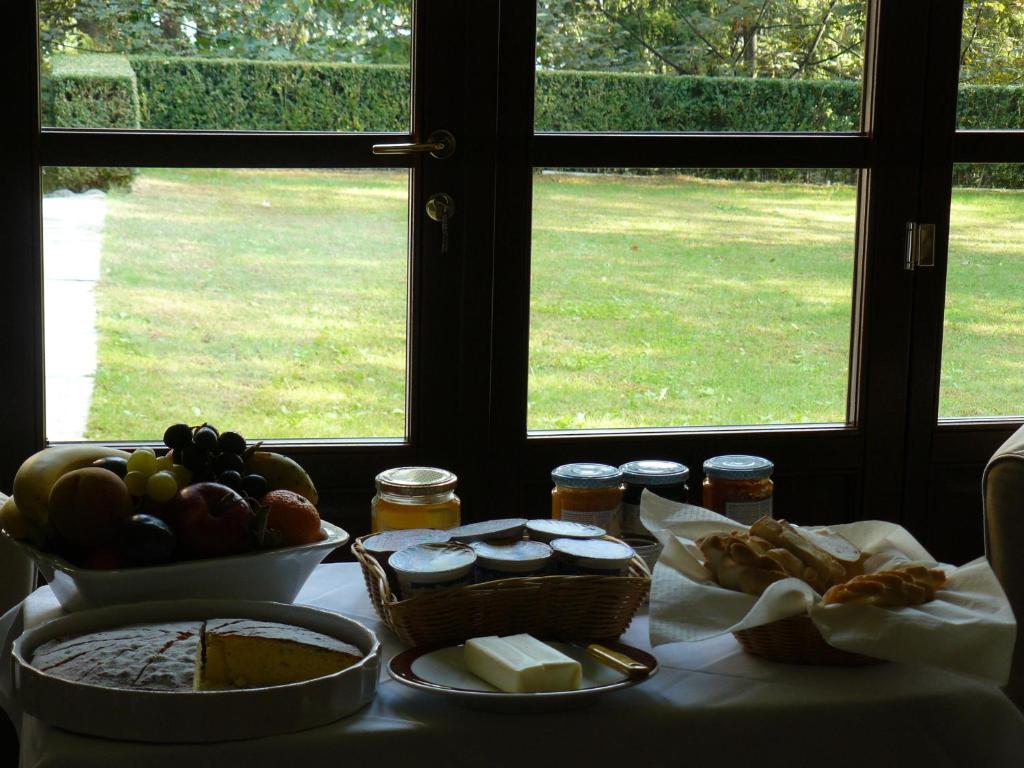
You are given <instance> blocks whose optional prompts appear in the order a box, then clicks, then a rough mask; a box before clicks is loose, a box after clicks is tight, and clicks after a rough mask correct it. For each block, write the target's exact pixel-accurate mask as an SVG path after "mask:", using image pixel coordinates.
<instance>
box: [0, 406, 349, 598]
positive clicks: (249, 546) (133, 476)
mask: <svg viewBox="0 0 1024 768" xmlns="http://www.w3.org/2000/svg"><path fill="white" fill-rule="evenodd" d="M164 443H165V445H166V450H165V451H164V450H160V451H156V450H153V449H150V448H138V449H136V450H134V451H132V452H127V451H123V450H119V449H117V448H109V447H105V446H100V445H63V446H54V447H51V448H46V449H44V450H42V451H39V452H38V453H36V454H34V455H33V456H30V457H29V458H28V459H27V460H26V461H25V462H24V463H23V464H22V466H21V468H20V469H19V470H18V473H17V475H16V476H15V479H14V495H13V496H12V497H11V498H9V499H7V500H6V501H4V503H3V504H2V506H0V530H2V532H3V534H5V535H7V536H8V537H10V538H12V539H14V540H15V541H16V542H18V543H19V544H20V545H21V547H22V548H23V549H24V550H25V552H26V553H27V554H28V555H29V556H30V557H31V558H32V559H33V561H34V562H35V564H36V567H38V568H39V570H40V572H41V573H42V574H43V576H44V578H46V580H47V581H48V582H49V583H50V586H51V588H52V589H53V591H54V594H55V595H56V596H57V599H58V600H59V601H60V603H61V605H62V606H63V607H64V608H65V609H66V610H78V609H81V608H86V607H94V606H99V605H108V604H112V603H126V602H136V601H141V600H156V599H170V598H178V597H217V598H238V599H248V600H274V601H277V602H291V601H292V600H293V599H294V598H295V595H296V594H298V591H299V589H301V587H302V585H303V584H304V583H305V581H306V579H308V578H309V575H310V574H311V573H312V572H313V569H314V568H315V567H316V566H317V565H318V564H320V563H321V562H322V561H323V559H324V558H325V557H327V555H328V554H329V553H330V552H331V551H332V550H333V549H336V548H337V547H340V546H342V545H344V544H345V543H346V542H347V541H348V539H349V535H348V533H346V532H345V531H344V530H342V529H341V528H338V527H337V526H334V525H332V524H331V523H329V522H327V521H325V520H321V519H320V515H319V513H318V511H317V508H316V503H317V500H318V498H317V492H316V488H315V486H314V485H313V482H312V480H311V479H310V477H309V475H308V474H307V473H306V472H305V470H304V469H303V468H302V467H301V466H300V465H299V464H298V463H297V462H295V461H294V460H293V459H291V458H289V457H287V456H284V455H282V454H279V453H274V452H272V451H265V450H261V449H260V444H259V443H256V444H253V445H250V444H248V443H247V442H246V440H245V438H243V437H242V436H241V435H240V434H238V433H237V432H223V433H220V432H218V431H217V430H216V428H214V427H213V426H212V425H210V424H201V425H198V426H189V425H187V424H174V425H172V426H171V427H169V428H168V429H167V431H166V432H165V434H164Z"/></svg>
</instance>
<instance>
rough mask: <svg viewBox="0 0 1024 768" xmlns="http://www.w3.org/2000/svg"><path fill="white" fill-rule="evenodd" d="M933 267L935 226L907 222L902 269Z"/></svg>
mask: <svg viewBox="0 0 1024 768" xmlns="http://www.w3.org/2000/svg"><path fill="white" fill-rule="evenodd" d="M934 266H935V225H934V224H921V223H920V222H917V221H908V222H907V242H906V248H905V250H904V252H903V268H904V269H905V270H907V271H908V272H910V271H912V270H914V269H915V268H917V267H934Z"/></svg>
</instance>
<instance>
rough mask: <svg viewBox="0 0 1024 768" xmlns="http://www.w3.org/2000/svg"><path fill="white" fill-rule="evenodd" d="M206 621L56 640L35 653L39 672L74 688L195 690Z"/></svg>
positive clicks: (120, 630) (145, 625) (138, 625)
mask: <svg viewBox="0 0 1024 768" xmlns="http://www.w3.org/2000/svg"><path fill="white" fill-rule="evenodd" d="M201 632H202V622H199V621H184V622H168V623H161V624H135V625H132V626H128V627H119V628H118V629H111V630H105V631H102V632H92V633H90V634H87V635H79V636H75V637H58V638H55V639H53V640H48V641H47V642H45V643H43V644H41V645H40V646H39V647H38V648H36V649H35V652H34V653H33V654H32V666H34V667H35V668H36V669H38V670H40V671H42V672H46V673H48V674H51V675H53V676H54V677H59V678H61V679H62V680H69V681H71V682H75V683H86V684H88V685H100V686H103V687H106V688H127V689H130V690H142V691H187V690H191V689H192V676H193V674H194V669H195V658H196V656H197V654H198V652H199V636H200V634H201Z"/></svg>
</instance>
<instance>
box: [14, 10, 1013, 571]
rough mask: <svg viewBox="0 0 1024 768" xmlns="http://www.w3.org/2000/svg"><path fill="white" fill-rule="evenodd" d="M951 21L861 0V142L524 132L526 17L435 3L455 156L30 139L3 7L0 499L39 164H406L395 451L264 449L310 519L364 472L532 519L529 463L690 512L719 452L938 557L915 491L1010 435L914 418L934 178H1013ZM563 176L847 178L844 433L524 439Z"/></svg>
mask: <svg viewBox="0 0 1024 768" xmlns="http://www.w3.org/2000/svg"><path fill="white" fill-rule="evenodd" d="M428 5H429V12H428ZM527 6H529V7H527ZM962 11H963V7H962V3H936V2H933V1H931V0H908V2H903V3H885V2H882V0H868V15H867V18H868V27H867V29H866V51H865V68H864V87H863V95H862V130H861V131H857V132H844V133H830V134H798V133H780V134H714V133H680V134H650V133H646V134H626V133H602V134H572V133H570V134H551V133H540V134H535V133H534V127H533V104H534V99H533V87H534V76H535V75H534V73H535V67H536V59H535V37H536V6H535V4H523V3H520V2H511V0H504V2H503V1H502V0H481V2H479V3H476V4H474V12H473V13H472V14H467V13H465V12H464V8H463V7H462V5H461V4H460V3H459V2H458V0H432V2H430V3H427V2H424V0H419V1H418V2H415V3H414V12H413V13H414V18H415V26H414V42H413V57H414V58H413V61H414V66H413V67H412V71H413V72H414V73H417V74H415V75H414V83H413V89H412V93H413V131H412V132H411V134H410V137H412V136H415V135H422V134H424V133H427V132H429V131H430V130H433V129H435V128H438V127H445V128H448V129H449V130H452V131H453V133H455V134H456V136H457V137H458V139H459V148H458V161H457V162H454V163H437V162H434V163H430V162H425V161H424V160H423V159H422V158H402V157H386V158H381V157H377V158H374V157H373V156H372V155H371V154H370V145H372V144H373V143H374V142H380V141H395V140H396V139H397V138H398V137H399V136H402V134H327V133H302V134H273V133H262V132H255V131H253V132H224V133H222V132H183V131H111V130H104V131H94V130H77V129H45V130H44V129H41V127H40V124H39V111H38V95H37V81H38V62H37V56H38V31H37V23H36V3H34V2H33V3H19V4H16V5H15V7H14V8H12V9H11V10H10V17H11V19H12V24H13V25H14V28H15V29H16V30H21V31H22V32H23V33H22V34H15V35H13V36H12V38H13V39H12V43H11V46H10V48H9V50H8V54H7V55H8V72H9V73H10V76H11V79H10V84H11V100H12V104H11V106H12V109H11V114H12V115H14V116H15V118H14V119H12V120H11V121H10V123H9V125H10V128H11V129H12V130H13V134H14V135H13V139H12V141H11V142H10V143H9V144H8V145H7V149H6V151H7V153H8V163H7V165H8V169H9V173H10V175H9V179H10V184H11V186H12V188H13V190H14V192H15V194H14V195H13V196H12V204H11V205H9V206H8V207H7V208H6V209H5V210H4V211H3V213H2V214H0V215H2V216H3V221H4V224H5V225H6V232H8V233H9V236H8V247H7V249H6V254H5V256H4V257H0V285H2V286H5V287H7V291H6V293H7V296H6V297H5V300H6V302H7V308H8V313H9V317H11V318H13V320H12V322H9V323H7V324H3V325H0V345H2V348H3V349H4V350H5V356H4V358H5V365H4V366H3V368H2V370H3V373H4V375H3V376H0V382H2V384H0V393H2V395H3V397H0V419H3V422H2V423H3V424H4V425H5V426H4V436H5V439H4V440H2V441H0V482H3V483H5V484H7V485H9V482H10V479H11V478H13V475H14V472H15V470H16V469H17V467H18V465H19V464H20V462H21V460H22V459H24V457H25V456H27V455H28V454H30V453H32V452H33V451H35V450H37V449H38V448H40V447H42V446H43V445H44V441H45V432H44V423H43V419H44V410H43V391H44V386H43V385H44V378H43V359H42V348H43V344H42V341H43V338H42V334H43V326H42V262H41V258H40V252H41V251H40V249H41V210H40V208H41V198H40V185H39V168H40V167H41V165H43V164H50V165H83V164H84V165H89V164H91V165H119V166H146V165H150V166H154V165H172V166H173V165H177V166H186V165H189V166H197V165H198V166H206V167H214V166H218V167H313V166H321V167H406V168H410V172H411V174H412V182H411V194H412V201H411V205H412V206H413V209H414V210H416V211H418V210H419V209H421V208H422V205H421V203H422V201H423V200H424V199H425V195H426V194H427V193H429V192H433V191H439V190H444V191H448V192H450V193H451V194H453V195H454V196H455V198H456V201H457V206H458V209H457V215H456V217H455V218H454V219H453V220H452V223H451V232H450V243H451V246H450V251H449V253H448V254H447V255H446V254H442V253H441V252H440V247H439V237H438V232H437V231H436V230H435V229H431V226H430V225H429V224H424V223H423V217H422V215H421V213H416V214H414V215H413V216H411V221H412V223H411V225H410V226H411V230H410V243H411V244H412V250H413V253H414V254H419V256H418V257H416V256H414V257H412V258H411V279H410V296H411V299H410V300H411V301H412V302H413V303H412V304H411V305H410V314H409V334H408V347H409V350H410V351H409V367H408V369H407V371H408V382H409V383H408V414H409V416H408V419H409V430H408V432H409V434H408V435H407V439H406V440H404V441H397V442H396V441H373V440H370V441H366V440H359V441H351V440H348V441H335V440H313V441H310V440H283V441H274V443H273V444H274V445H275V446H277V447H278V449H279V450H282V451H284V452H287V453H291V454H293V455H296V456H298V457H299V458H300V460H301V461H302V462H303V463H304V464H306V465H307V466H308V467H309V469H310V470H311V472H312V473H313V474H314V476H315V477H316V478H317V479H318V485H320V486H321V490H322V494H321V495H322V498H323V499H324V500H325V502H324V503H325V513H326V516H328V517H330V518H331V519H335V520H338V521H340V522H341V523H342V524H344V525H346V527H349V528H350V530H352V531H353V532H356V533H358V532H361V531H363V530H365V529H366V527H367V526H368V516H367V514H366V511H367V503H368V499H369V496H370V495H371V494H372V479H373V477H374V475H375V474H376V473H377V472H379V471H380V470H381V469H384V468H386V467H388V466H394V465H398V464H407V463H418V462H423V463H433V464H438V465H442V466H447V467H450V468H452V469H454V470H455V471H456V473H457V474H458V475H459V476H460V484H459V493H460V496H462V498H463V502H464V507H463V509H464V513H465V518H466V520H467V521H468V520H472V519H479V518H481V517H485V516H501V515H504V514H515V515H517V516H518V515H521V514H525V515H527V516H531V517H532V516H544V515H546V514H547V501H546V497H547V493H548V491H549V489H550V482H549V472H550V469H551V468H552V467H553V466H556V465H558V464H560V463H564V462H566V461H571V460H581V459H587V460H600V461H605V462H607V463H613V464H617V463H621V462H623V461H626V460H630V459H635V458H640V457H650V456H652V455H663V456H666V457H671V458H676V459H678V460H681V461H683V462H684V463H686V464H687V465H688V466H690V468H691V473H692V474H691V487H692V488H693V489H694V492H695V493H694V496H695V497H696V498H698V499H699V492H698V491H697V490H696V486H697V482H696V480H697V479H698V478H699V477H700V466H701V462H702V461H703V459H704V458H707V457H709V456H712V455H716V454H719V453H726V452H736V451H742V452H750V453H761V454H764V455H768V456H771V457H772V458H773V459H774V460H775V461H776V466H777V472H776V480H777V483H776V503H777V508H778V509H780V510H783V509H784V510H785V514H786V516H787V517H789V518H790V519H793V520H796V521H797V522H811V521H813V522H845V521H849V520H854V519H863V518H868V517H870V518H881V519H889V520H894V521H897V522H904V523H905V524H907V525H909V526H911V528H912V530H914V531H915V532H917V533H918V534H919V535H920V533H921V532H924V533H925V534H926V535H924V536H922V539H923V540H924V541H925V543H926V544H928V543H929V541H928V538H929V536H932V537H933V538H934V540H935V541H938V542H940V543H943V542H944V543H943V546H949V547H952V546H953V543H952V542H951V541H949V538H950V537H949V535H945V534H942V533H941V532H940V530H939V529H941V528H942V527H943V526H945V524H946V523H947V522H948V519H949V514H947V513H945V512H942V513H939V514H936V513H933V512H931V511H930V506H929V505H930V504H932V503H934V501H935V498H936V494H937V493H940V492H941V491H939V490H936V489H934V488H932V489H928V485H929V483H930V482H932V481H933V480H934V478H935V473H936V472H937V471H942V469H943V468H944V467H951V466H957V467H961V468H965V471H966V470H969V472H971V473H976V474H977V475H978V476H980V465H983V464H984V461H985V460H987V458H988V456H989V455H991V452H992V451H993V450H994V448H995V447H996V446H998V444H999V442H1001V441H1002V440H1004V439H1005V438H1006V437H1008V436H1009V434H1010V433H1012V432H1013V431H1014V429H1016V427H1017V426H1019V424H1020V421H1019V420H1017V419H1005V418H993V419H970V420H963V419H956V420H939V419H938V417H937V403H938V370H939V361H940V354H941V330H942V300H943V297H944V291H945V286H944V281H945V258H946V252H945V248H946V237H947V236H948V220H949V194H950V189H951V176H950V173H949V171H950V169H951V167H952V164H953V163H954V162H957V163H959V162H1024V131H961V130H956V128H955V102H956V87H955V82H956V80H957V78H956V77H955V76H953V75H950V72H951V67H953V65H954V63H955V62H954V59H955V58H956V56H955V55H954V53H953V47H954V40H955V44H956V45H957V46H958V45H959V38H958V37H957V36H956V35H954V32H953V28H954V26H955V27H956V30H957V34H959V25H960V22H961V19H962ZM417 77H418V78H420V80H419V81H418V82H416V78H417ZM565 165H570V166H573V167H584V166H595V167H596V166H600V167H609V166H622V167H638V166H642V167H657V166H665V167H677V168H678V167H684V168H685V167H701V166H703V167H714V166H719V167H725V166H728V167H843V168H860V169H862V171H861V176H862V178H861V183H860V185H859V205H858V221H857V230H856V258H855V266H854V271H855V277H854V284H853V286H852V297H853V303H852V307H851V311H852V313H853V314H852V323H851V345H850V350H851V358H850V366H849V370H850V380H849V387H848V392H849V402H848V408H847V423H846V424H838V425H778V426H771V427H765V426H756V427H737V428H728V427H680V428H675V429H665V430H653V429H635V430H603V431H602V430H597V431H586V432H571V431H567V432H560V433H546V434H542V433H528V432H527V430H526V423H527V421H526V388H527V371H528V351H529V290H530V255H529V254H530V240H531V234H530V219H531V215H532V210H531V204H532V203H531V198H532V192H531V186H532V175H533V171H534V168H535V167H542V166H565ZM927 217H931V218H927ZM929 220H935V221H936V223H937V224H938V225H939V227H940V237H939V250H938V252H937V254H936V255H937V268H936V270H935V271H934V272H932V273H925V272H922V271H918V272H916V273H908V272H906V271H905V270H904V269H903V266H902V258H903V243H904V228H905V224H906V222H907V221H929ZM943 222H944V224H943ZM943 226H945V229H944V230H943V229H942V227H943ZM26 254H28V255H29V256H30V257H26ZM413 296H415V297H416V298H415V300H414V299H413V298H412V297H413ZM975 491H976V486H975ZM979 503H980V500H979ZM957 530H958V529H957ZM935 551H936V554H941V550H935Z"/></svg>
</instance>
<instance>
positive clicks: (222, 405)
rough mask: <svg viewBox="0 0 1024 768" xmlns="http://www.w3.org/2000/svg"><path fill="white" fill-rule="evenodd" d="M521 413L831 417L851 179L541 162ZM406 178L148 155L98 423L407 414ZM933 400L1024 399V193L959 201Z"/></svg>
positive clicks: (115, 246)
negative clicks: (573, 169) (593, 171)
mask: <svg viewBox="0 0 1024 768" xmlns="http://www.w3.org/2000/svg"><path fill="white" fill-rule="evenodd" d="M535 182H536V183H535V189H534V214H533V224H534V239H533V261H532V283H533V287H532V297H531V329H530V342H531V349H530V388H529V423H530V426H531V428H538V429H544V428H555V429H559V428H588V427H638V426H661V425H714V424H768V423H806V422H834V421H843V420H844V419H845V413H846V392H847V379H848V357H849V335H850V315H851V292H852V280H853V278H852V269H853V255H854V253H853V251H854V246H853V239H854V215H855V205H856V193H855V190H854V189H853V188H852V187H849V186H842V185H836V186H811V185H799V184H765V183H740V182H724V181H708V180H697V179H693V178H687V177H642V178H641V177H621V176H620V177H614V176H607V177H596V176H570V175H538V176H536V177H535ZM407 188H408V184H407V176H406V174H405V173H404V172H395V173H389V172H356V171H353V172H349V171H345V172H325V171H227V170H223V171H221V170H176V169H175V170H145V171H142V172H141V174H140V176H139V178H138V180H137V182H136V184H135V187H134V189H133V191H132V192H131V193H128V194H124V193H116V194H112V195H111V196H110V197H109V205H108V214H107V220H106V226H105V230H104V249H103V279H102V280H101V282H100V286H99V289H98V301H99V319H98V330H99V334H100V346H99V369H98V371H97V375H96V388H95V392H94V396H93V402H92V406H91V411H90V418H89V434H88V436H89V437H90V438H108V439H109V438H125V437H139V438H142V437H153V436H154V435H158V434H160V433H162V431H163V428H164V427H165V426H166V425H167V424H169V423H170V422H172V421H177V420H179V419H187V420H195V421H201V420H204V419H209V420H210V421H211V422H213V423H215V424H218V425H224V426H233V427H237V428H239V429H241V430H242V431H243V432H244V433H245V434H247V435H249V436H253V437H260V436H270V435H274V436H292V437H366V436H400V435H402V434H403V432H404V429H405V411H404V409H405V355H406V340H405V332H406V317H405V302H406V282H405V281H406V270H407V261H406V258H407V257H406V253H407V243H406V231H407V212H406V200H407ZM953 220H954V224H953V233H952V242H951V257H950V270H949V272H950V274H949V290H948V306H947V312H946V328H947V330H946V338H945V348H944V354H945V360H944V365H943V379H942V387H943V389H942V409H943V410H942V413H943V415H978V414H997V413H1020V412H1021V410H1022V409H1024V406H1022V405H1021V404H1022V402H1024V375H1022V374H1024V370H1022V369H1024V292H1022V291H1021V289H1020V287H1019V286H1021V285H1024V247H1022V246H1021V245H1020V244H1021V243H1024V193H1000V192H992V191H970V192H964V193H960V192H957V193H955V195H954V207H953Z"/></svg>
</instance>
